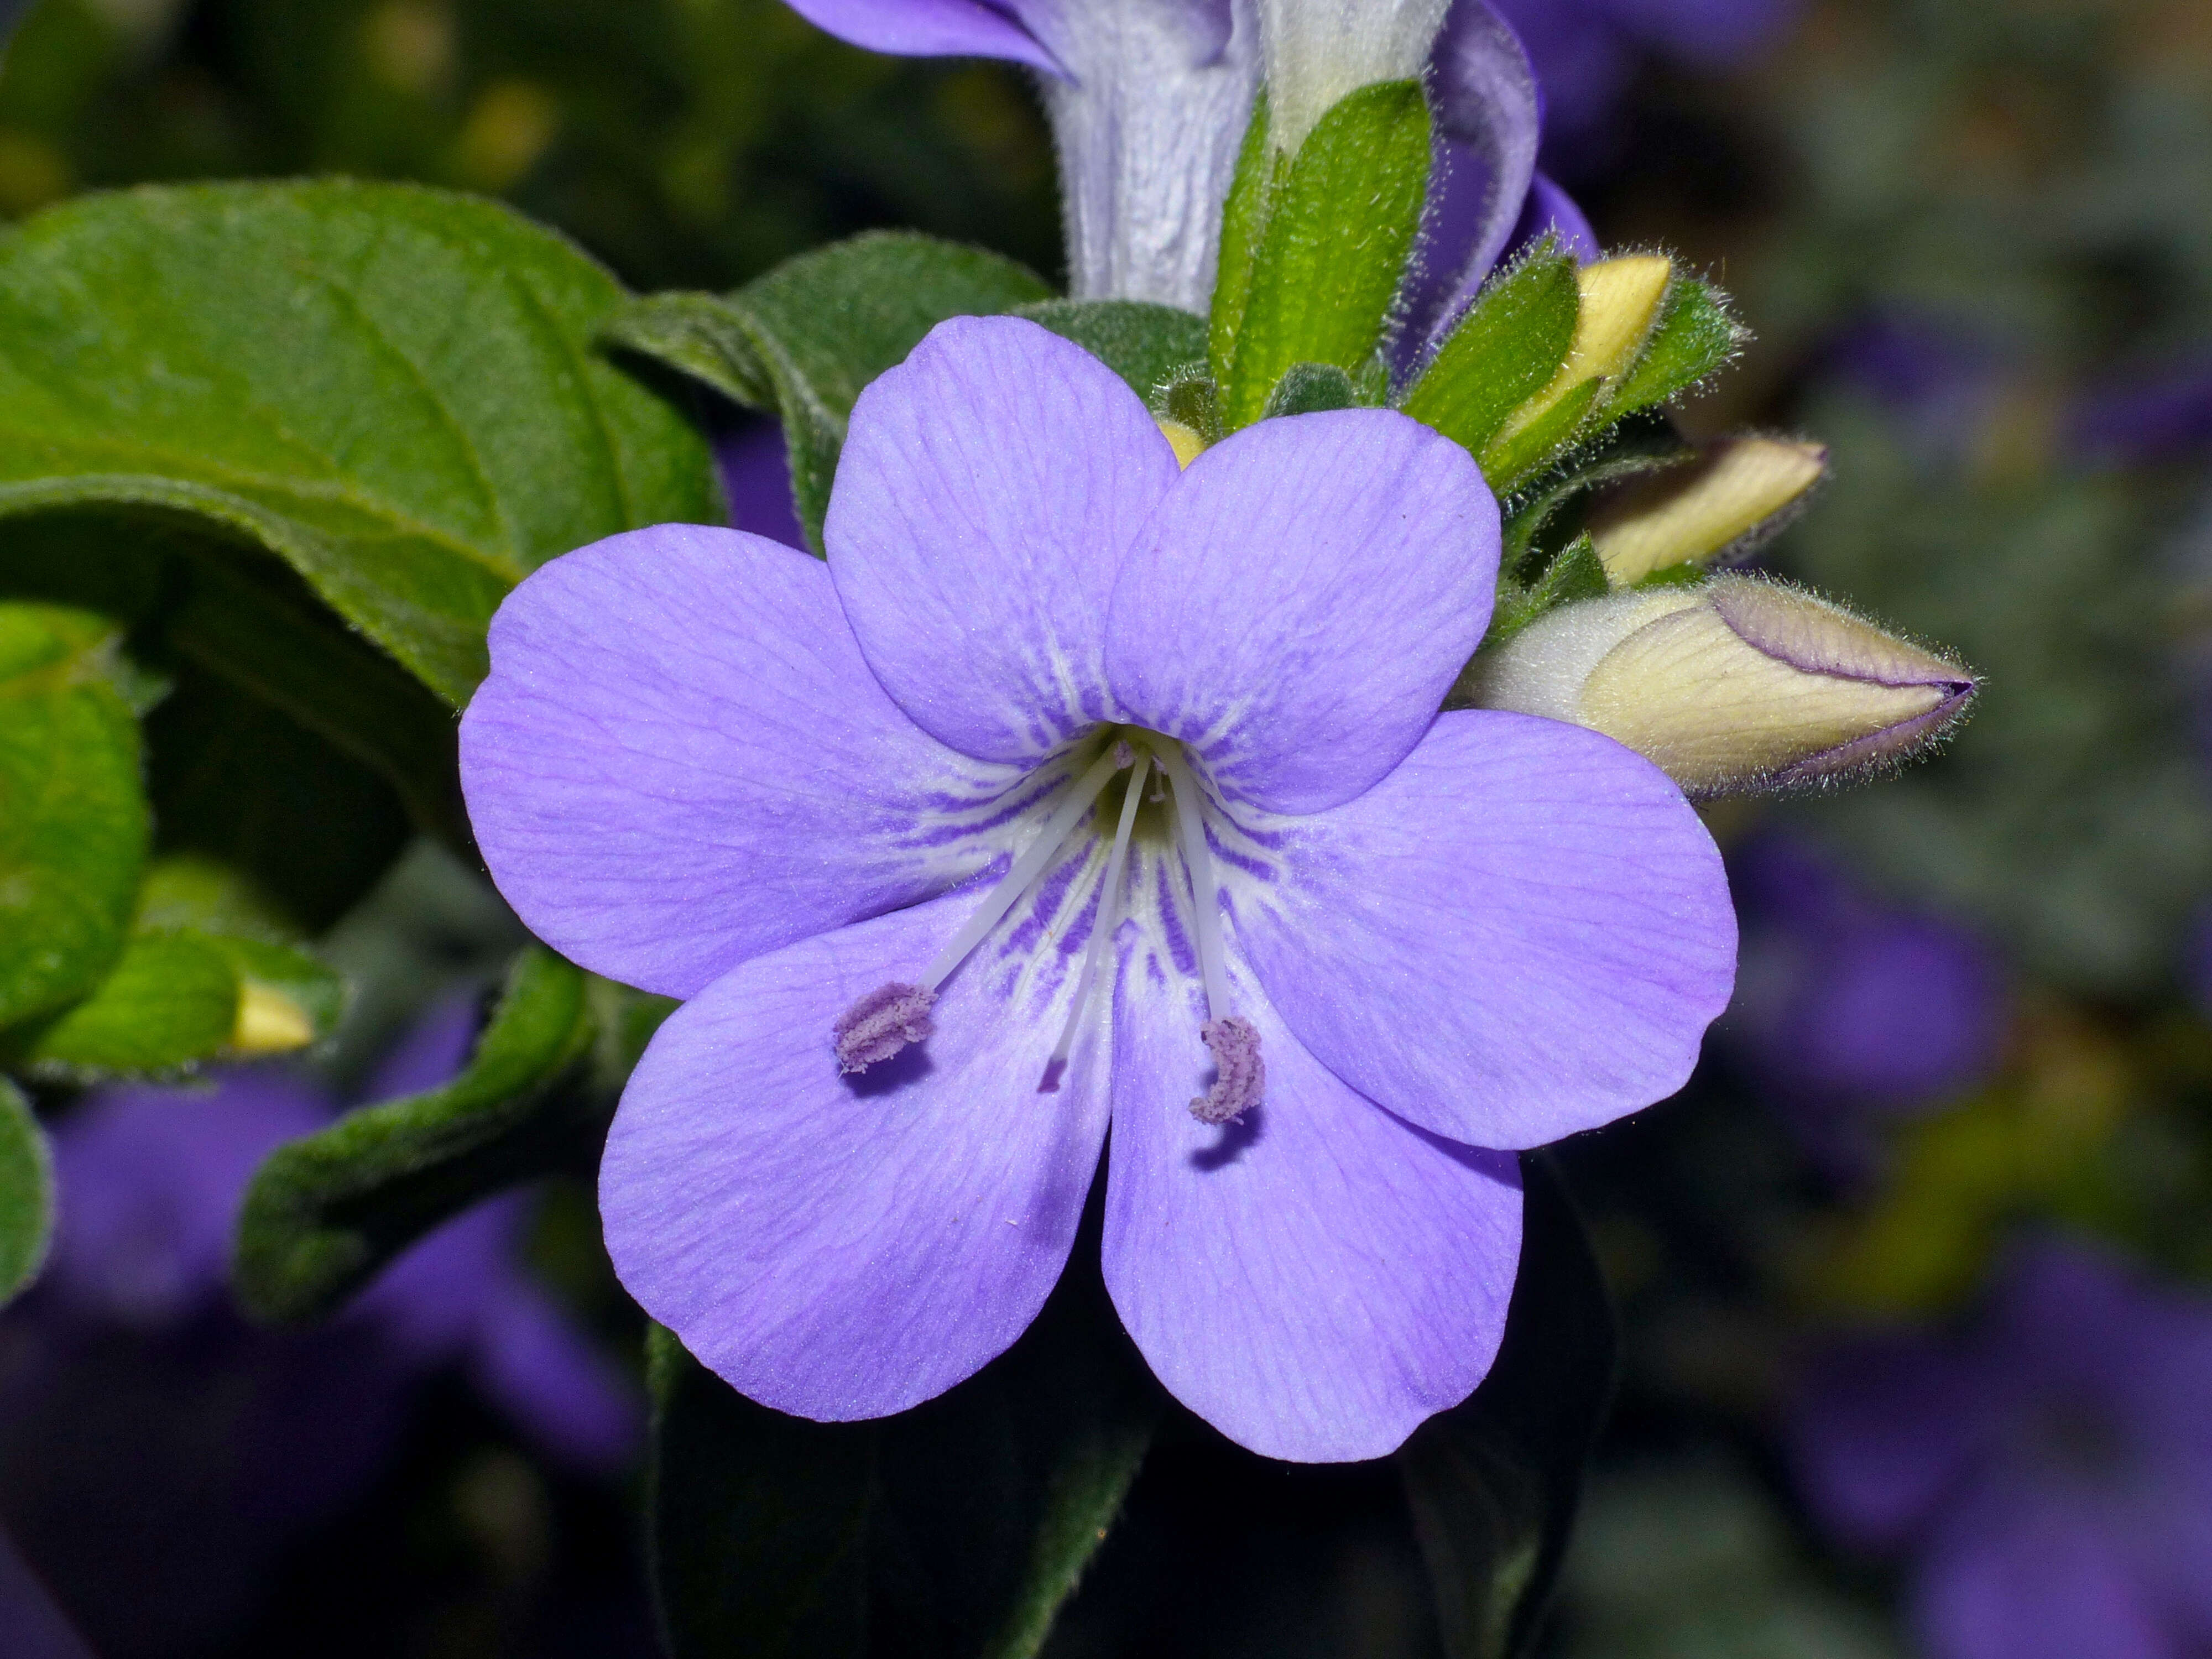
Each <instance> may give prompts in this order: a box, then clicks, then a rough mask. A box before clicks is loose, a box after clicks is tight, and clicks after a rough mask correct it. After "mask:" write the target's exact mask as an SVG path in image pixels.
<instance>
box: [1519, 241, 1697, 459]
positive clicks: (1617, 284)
mask: <svg viewBox="0 0 2212 1659" xmlns="http://www.w3.org/2000/svg"><path fill="white" fill-rule="evenodd" d="M1575 280H1576V284H1577V288H1578V289H1579V290H1580V301H1581V306H1582V309H1581V310H1580V311H1579V312H1578V313H1577V315H1576V319H1575V338H1574V343H1573V344H1572V345H1571V346H1570V347H1569V348H1568V349H1567V360H1566V362H1563V363H1561V364H1560V365H1559V373H1558V374H1554V375H1553V377H1552V380H1551V384H1550V385H1548V386H1546V387H1545V388H1544V389H1543V390H1542V391H1541V392H1538V393H1537V394H1536V395H1535V396H1534V397H1533V398H1530V399H1529V400H1528V402H1527V403H1525V404H1522V405H1521V407H1520V408H1518V409H1516V410H1514V411H1513V413H1512V414H1511V415H1510V416H1507V417H1506V421H1505V424H1504V427H1503V428H1500V430H1499V431H1498V435H1497V436H1496V437H1495V438H1492V440H1491V446H1492V447H1493V448H1495V447H1497V446H1498V445H1499V444H1502V443H1504V441H1506V440H1507V439H1509V438H1511V437H1513V436H1514V435H1516V434H1517V433H1519V432H1521V431H1522V430H1524V429H1525V428H1528V427H1529V426H1531V425H1533V424H1534V422H1536V421H1537V420H1539V419H1540V418H1541V417H1542V416H1544V415H1546V414H1547V413H1549V412H1550V411H1551V410H1553V408H1555V407H1557V406H1558V404H1559V400H1560V399H1561V398H1565V396H1566V395H1567V394H1568V393H1569V392H1572V391H1573V390H1574V389H1575V388H1576V387H1577V386H1581V385H1583V383H1584V382H1585V381H1589V380H1613V379H1617V378H1618V377H1619V376H1620V375H1621V374H1626V372H1627V370H1628V368H1629V367H1630V365H1632V363H1634V362H1635V361H1636V358H1637V354H1638V353H1639V352H1640V351H1642V350H1643V349H1644V342H1645V341H1646V340H1648V339H1649V338H1650V337H1651V329H1652V325H1654V324H1655V323H1656V322H1657V321H1658V320H1659V312H1660V308H1661V307H1662V306H1663V305H1664V304H1665V303H1666V300H1667V290H1668V288H1669V287H1670V286H1671V285H1672V284H1673V283H1674V261H1673V260H1671V259H1668V258H1663V257H1662V256H1661V255H1659V254H1656V253H1626V254H1623V255H1621V256H1620V258H1616V259H1599V260H1597V261H1595V263H1593V264H1586V265H1584V266H1583V267H1582V269H1581V270H1579V271H1577V273H1576V278H1575Z"/></svg>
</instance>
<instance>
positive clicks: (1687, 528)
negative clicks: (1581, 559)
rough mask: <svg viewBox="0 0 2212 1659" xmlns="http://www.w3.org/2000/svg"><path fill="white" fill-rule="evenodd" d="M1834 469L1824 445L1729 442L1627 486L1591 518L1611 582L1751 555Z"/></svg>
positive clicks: (1607, 499) (1777, 440)
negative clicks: (1829, 471)
mask: <svg viewBox="0 0 2212 1659" xmlns="http://www.w3.org/2000/svg"><path fill="white" fill-rule="evenodd" d="M1827 470H1828V451H1827V447H1826V446H1825V445H1822V444H1814V443H1803V442H1799V441H1794V440H1790V439H1786V438H1763V437H1739V438H1727V439H1723V440H1722V441H1720V442H1718V443H1716V444H1711V445H1709V446H1707V447H1706V448H1705V451H1704V452H1703V453H1701V454H1700V455H1699V457H1698V459H1696V460H1694V461H1692V463H1691V464H1690V465H1687V466H1685V467H1678V468H1674V469H1672V470H1670V471H1665V472H1662V473H1659V474H1658V475H1656V477H1646V478H1641V479H1638V480H1637V481H1636V482H1634V483H1629V484H1626V485H1624V486H1622V487H1621V488H1620V489H1616V490H1614V491H1613V492H1611V493H1610V494H1609V495H1607V496H1606V497H1605V498H1604V499H1603V500H1601V501H1600V502H1599V504H1598V506H1597V507H1596V509H1595V511H1594V512H1593V513H1591V515H1590V520H1589V532H1590V537H1591V539H1592V540H1593V541H1595V543H1596V544H1597V552H1598V557H1599V559H1600V560H1601V561H1602V562H1603V563H1604V565H1605V573H1606V577H1607V580H1609V581H1611V582H1612V583H1613V586H1615V587H1631V586H1634V585H1635V584H1636V583H1637V582H1638V581H1640V580H1643V579H1644V577H1646V576H1648V575H1650V574H1652V573H1654V572H1655V571H1660V570H1667V569H1672V568H1674V567H1676V566H1678V565H1684V564H1692V563H1700V562H1711V561H1717V560H1723V559H1725V560H1735V559H1739V558H1741V557H1744V556H1747V555H1748V554H1749V553H1750V552H1751V551H1752V550H1753V548H1754V547H1756V546H1757V545H1758V544H1759V543H1760V542H1762V541H1764V540H1765V538H1767V537H1769V536H1771V535H1772V534H1773V533H1774V532H1776V531H1777V530H1779V529H1780V528H1781V527H1782V526H1784V524H1786V523H1788V522H1789V520H1790V518H1791V517H1792V516H1794V513H1795V509H1796V508H1797V507H1801V506H1802V505H1803V503H1804V501H1805V499H1806V497H1807V496H1808V495H1809V494H1810V492H1811V490H1812V489H1813V486H1814V485H1815V484H1817V483H1820V480H1821V478H1822V477H1825V476H1826V473H1827Z"/></svg>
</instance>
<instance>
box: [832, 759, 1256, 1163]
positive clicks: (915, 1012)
mask: <svg viewBox="0 0 2212 1659" xmlns="http://www.w3.org/2000/svg"><path fill="white" fill-rule="evenodd" d="M1155 764H1157V765H1158V768H1159V769H1160V772H1161V774H1162V775H1163V776H1164V778H1165V780H1166V782H1167V784H1168V789H1169V795H1168V799H1169V800H1170V815H1171V817H1172V819H1173V822H1174V830H1175V836H1176V842H1178V844H1179V845H1180V846H1181V848H1182V855H1183V858H1182V861H1183V868H1184V870H1185V872H1186V873H1187V874H1188V877H1189V879H1190V896H1191V912H1192V926H1191V936H1192V939H1193V941H1194V944H1195V945H1196V947H1197V951H1198V965H1199V975H1200V980H1201V981H1202V982H1203V983H1204V985H1205V987H1206V1020H1205V1022H1204V1023H1203V1024H1201V1025H1200V1027H1199V1039H1200V1042H1203V1043H1205V1045H1206V1048H1207V1050H1208V1052H1210V1053H1211V1054H1212V1056H1213V1061H1214V1067H1215V1080H1214V1082H1213V1083H1212V1085H1211V1086H1210V1087H1209V1088H1208V1089H1207V1090H1206V1093H1205V1094H1203V1095H1201V1096H1200V1097H1197V1098H1195V1099H1194V1100H1193V1101H1192V1102H1191V1103H1190V1110H1191V1115H1193V1116H1194V1117H1196V1118H1197V1119H1198V1120H1199V1121H1200V1122H1203V1123H1215V1124H1218V1123H1226V1122H1229V1121H1231V1120H1232V1119H1235V1118H1237V1117H1240V1116H1242V1115H1243V1114H1244V1113H1245V1112H1247V1111H1249V1110H1250V1109H1252V1108H1253V1107H1254V1106H1256V1105H1258V1104H1259V1103H1260V1097H1261V1093H1262V1092H1263V1091H1264V1090H1265V1087H1266V1085H1267V1067H1266V1066H1265V1064H1264V1063H1263V1062H1262V1061H1261V1057H1260V1034H1259V1032H1258V1031H1257V1030H1255V1028H1254V1026H1253V1024H1252V1023H1251V1022H1250V1021H1249V1020H1248V1019H1245V1018H1243V1017H1242V1016H1241V1015H1237V1014H1233V1013H1231V1012H1229V981H1228V974H1227V971H1226V969H1225V966H1224V956H1223V950H1222V937H1221V908H1220V896H1219V893H1220V890H1219V886H1218V883H1217V882H1216V881H1215V879H1214V874H1213V856H1212V849H1211V848H1209V847H1208V846H1207V845H1206V824H1205V820H1204V818H1203V817H1202V813H1203V811H1204V807H1203V797H1202V796H1201V795H1200V792H1199V787H1198V780H1197V777H1196V775H1195V774H1194V772H1193V771H1192V770H1191V766H1190V762H1189V760H1188V757H1186V756H1185V755H1184V754H1183V752H1182V745H1181V744H1177V743H1176V742H1174V741H1172V740H1171V739H1169V738H1161V737H1159V736H1158V735H1157V734H1154V733H1150V732H1147V733H1145V734H1143V735H1142V736H1141V737H1139V738H1136V739H1135V740H1134V741H1132V738H1131V736H1128V735H1124V736H1122V737H1120V738H1116V739H1115V742H1114V743H1112V744H1109V746H1108V747H1107V749H1106V750H1105V752H1104V753H1103V754H1101V755H1100V756H1099V757H1098V758H1097V759H1096V760H1094V761H1093V762H1091V764H1090V765H1089V766H1088V767H1087V768H1085V770H1084V772H1083V774H1082V775H1081V776H1079V778H1078V779H1077V780H1076V781H1075V784H1074V787H1073V788H1072V789H1071V790H1070V791H1069V792H1068V794H1067V798H1066V799H1065V800H1063V801H1061V802H1060V805H1058V806H1057V807H1055V808H1054V811H1053V812H1052V815H1051V816H1050V817H1048V818H1047V819H1046V820H1045V823H1044V826H1043V828H1042V829H1041V830H1040V831H1039V832H1038V834H1037V836H1036V839H1035V840H1034V841H1032V842H1030V845H1029V846H1028V847H1027V848H1024V851H1023V853H1022V854H1021V856H1020V857H1019V858H1018V859H1016V860H1014V862H1013V865H1012V867H1011V868H1010V869H1009V870H1008V871H1007V872H1006V874H1005V876H1003V877H1002V878H1000V880H999V882H998V884H996V885H995V886H994V887H993V888H992V889H991V890H990V892H989V893H987V895H985V896H984V898H983V901H982V902H981V903H980V904H978V905H977V906H976V907H975V909H974V910H973V911H971V912H970V913H969V916H968V919H967V921H964V922H963V923H962V924H961V927H960V931H959V932H958V933H956V934H954V935H953V937H952V939H951V942H950V943H949V944H947V945H945V948H944V949H943V950H942V951H939V952H938V955H937V958H936V960H935V961H933V962H932V963H930V964H929V967H928V968H927V969H926V970H925V971H924V972H923V974H922V975H921V978H920V979H919V980H917V981H913V982H910V983H909V982H907V981H892V982H890V983H889V984H886V985H880V986H878V987H876V988H875V989H874V990H872V991H871V992H869V993H868V994H866V996H864V997H862V998H861V999H860V1000H859V1001H857V1002H855V1003H854V1005H853V1006H851V1007H850V1008H848V1009H847V1010H846V1011H845V1012H844V1013H843V1014H842V1015H840V1016H839V1017H838V1018H837V1021H836V1024H835V1025H834V1026H833V1027H832V1028H831V1030H832V1035H833V1036H835V1038H836V1049H837V1066H838V1069H839V1070H840V1071H842V1072H845V1073H858V1072H865V1071H866V1070H867V1069H868V1067H869V1066H875V1065H878V1064H880V1063H882V1062H883V1061H884V1060H890V1059H891V1058H893V1057H894V1056H895V1055H896V1054H901V1053H902V1052H903V1051H904V1050H905V1049H907V1048H909V1047H911V1046H912V1045H914V1044H915V1043H919V1042H926V1041H927V1039H928V1038H929V1037H930V1036H931V1035H932V1034H933V1032H934V1031H935V1030H936V1019H935V1017H934V1012H933V1011H934V1010H935V1008H936V1006H937V993H938V989H939V987H940V986H942V985H943V984H944V983H945V981H946V980H947V979H949V978H951V975H952V973H953V970H954V969H957V968H958V967H959V966H960V964H961V963H963V962H964V961H966V960H967V959H968V957H969V956H970V955H972V954H973V953H974V951H975V948H976V947H977V946H978V945H981V943H982V942H983V941H984V939H987V937H989V935H990V933H991V930H992V929H993V928H994V927H997V926H998V925H999V923H1000V921H1004V920H1005V919H1006V914H1007V912H1008V911H1010V910H1012V908H1014V906H1015V905H1016V904H1017V903H1018V902H1020V900H1021V898H1022V896H1023V895H1024V894H1025V893H1027V892H1028V891H1029V890H1030V887H1031V886H1032V885H1033V884H1035V883H1036V880H1037V878H1039V877H1041V876H1042V874H1043V873H1044V872H1045V870H1046V869H1047V867H1048V866H1050V865H1051V863H1052V861H1053V860H1054V858H1055V857H1056V856H1057V855H1058V854H1059V853H1060V849H1061V848H1063V847H1065V846H1066V844H1067V842H1068V841H1069V840H1070V838H1071V837H1073V836H1074V835H1076V834H1077V833H1078V830H1079V826H1080V825H1081V824H1082V823H1083V822H1084V820H1085V818H1086V817H1089V816H1090V815H1091V811H1093V809H1094V808H1095V807H1096V806H1097V803H1098V799H1099V797H1100V796H1101V795H1103V793H1105V791H1106V787H1107V786H1108V785H1109V783H1111V782H1112V781H1113V780H1114V778H1115V775H1117V774H1119V773H1121V772H1124V771H1126V772H1127V773H1128V774H1129V779H1128V785H1127V788H1126V790H1125V791H1124V792H1123V794H1122V797H1121V811H1120V813H1119V815H1118V817H1117V819H1116V822H1115V829H1114V840H1113V844H1112V846H1111V848H1109V851H1108V853H1107V855H1106V874H1105V882H1104V885H1103V888H1102V890H1101V891H1100V893H1099V896H1098V913H1097V918H1096V921H1094V923H1093V926H1092V927H1091V939H1090V943H1089V945H1087V946H1086V947H1085V951H1084V953H1083V966H1082V968H1081V969H1080V972H1079V976H1078V978H1077V980H1076V987H1075V999H1074V1001H1073V1005H1072V1006H1070V1007H1069V1009H1068V1011H1067V1019H1066V1024H1063V1025H1062V1026H1061V1028H1060V1040H1059V1042H1056V1043H1055V1044H1054V1046H1053V1050H1052V1054H1051V1057H1050V1058H1049V1059H1048V1060H1047V1062H1046V1065H1045V1069H1044V1074H1043V1077H1042V1079H1041V1080H1040V1082H1039V1085H1038V1086H1039V1090H1040V1091H1041V1092H1046V1093H1049V1092H1052V1091H1055V1090H1057V1089H1058V1088H1059V1086H1060V1076H1061V1073H1063V1072H1064V1071H1065V1070H1066V1066H1067V1060H1068V1056H1069V1054H1072V1053H1073V1050H1074V1047H1075V1038H1076V1034H1077V1032H1078V1030H1079V1029H1080V1027H1081V1024H1082V1020H1083V1014H1084V1011H1085V1009H1086V1008H1087V1007H1088V1006H1090V1001H1091V993H1092V992H1093V991H1094V990H1095V989H1097V987H1098V985H1099V983H1100V981H1102V980H1103V979H1104V978H1105V977H1106V974H1105V964H1106V963H1107V960H1108V957H1109V955H1110V954H1111V952H1112V951H1113V939H1114V933H1115V929H1116V928H1117V927H1119V926H1120V924H1121V887H1122V877H1123V874H1124V872H1125V871H1126V870H1127V866H1128V856H1129V841H1130V836H1131V833H1132V831H1133V829H1134V828H1135V826H1136V822H1137V809H1138V807H1139V805H1141V804H1142V802H1143V799H1144V795H1145V787H1146V783H1147V782H1148V781H1151V775H1152V768H1153V767H1154V765H1155ZM1154 799H1159V797H1158V796H1155V797H1154Z"/></svg>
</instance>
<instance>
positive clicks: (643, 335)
mask: <svg viewBox="0 0 2212 1659" xmlns="http://www.w3.org/2000/svg"><path fill="white" fill-rule="evenodd" d="M1051 293H1052V290H1051V289H1048V288H1047V287H1046V286H1045V284H1044V282H1043V280H1042V278H1041V277H1039V276H1036V275H1035V274H1034V273H1032V272H1030V271H1029V270H1025V269H1024V268H1023V267H1022V266H1020V265H1018V264H1015V263H1014V262H1013V261H1012V260H1011V259H1004V258H1000V257H999V256H998V255H997V254H995V253H985V252H982V251H981V250H980V249H977V248H970V247H960V246H956V245H955V244H953V243H951V242H940V241H937V240H933V238H930V237H927V236H908V235H890V234H878V235H871V236H860V237H856V238H854V240H851V241H849V242H841V243H839V244H838V245H837V246H834V247H826V248H823V249H821V250H819V251H818V252H813V253H807V254H802V255H801V256H800V257H799V258H796V259H793V260H790V261H789V262H787V264H781V265H779V266H777V267H776V269H775V270H772V271H770V272H769V274H768V275H767V276H763V277H762V278H761V279H760V280H759V281H758V282H755V283H747V284H746V285H745V286H744V287H743V288H741V289H738V291H737V292H736V293H734V294H731V295H712V294H660V295H654V296H653V298H651V299H649V300H643V301H637V302H636V303H635V304H634V305H632V306H630V307H629V308H627V309H626V310H624V311H623V312H622V313H620V314H619V315H618V316H617V317H614V318H612V319H610V321H609V325H608V327H607V330H606V337H607V339H608V341H609V342H610V343H612V344H614V345H617V346H619V347H621V348H623V349H626V350H629V351H634V352H637V353H639V354H641V355H642V356H648V357H652V358H654V359H656V360H658V361H659V362H664V363H666V364H667V365H669V366H670V367H671V368H676V369H680V370H681V371H683V372H684V374H689V375H691V376H692V377H694V378H695V379H696V380H702V381H703V382H705V383H706V384H707V385H708V386H712V387H714V389H715V390H716V391H717V392H720V393H722V394H723V395H724V396H725V397H726V398H731V399H732V401H734V402H736V403H738V404H743V405H744V406H745V407H747V408H749V409H759V410H767V411H769V413H771V414H774V415H775V416H776V417H777V418H778V419H780V420H781V422H783V433H784V441H785V442H786V444H787V446H788V447H789V449H790V454H791V479H792V489H793V495H795V496H796V497H797V504H798V507H799V522H800V523H801V524H802V525H804V526H805V529H806V534H807V536H808V538H809V539H810V540H811V542H812V543H813V544H814V547H815V550H816V551H817V552H818V551H820V550H821V544H822V515H823V513H825V512H826V511H828V510H829V482H830V479H831V478H832V477H835V476H836V471H837V452H838V450H839V449H840V448H841V447H843V444H844V441H845V422H846V420H847V418H848V416H851V414H852V412H853V402H854V399H855V398H858V397H859V396H860V389H861V388H862V387H863V386H866V385H867V383H868V382H869V381H871V380H874V379H875V378H876V376H877V375H878V374H882V373H883V372H884V370H885V369H887V368H891V367H892V366H893V365H895V364H896V363H898V362H902V361H903V360H904V358H905V356H906V355H907V353H908V352H909V351H911V350H913V349H915V346H916V345H918V344H919V343H921V337H922V336H923V335H925V334H927V333H928V332H929V331H930V330H931V329H932V328H934V327H935V326H936V325H938V324H939V323H941V322H943V321H944V320H945V319H946V318H947V317H961V316H984V315H990V314H994V313H1000V312H1006V311H1012V310H1014V309H1016V308H1017V307H1022V306H1025V305H1030V304H1034V303H1036V302H1039V301H1045V300H1047V299H1048V298H1049V297H1050V296H1051ZM664 516H665V517H669V518H681V517H683V516H684V515H683V514H681V513H669V514H665V515H664Z"/></svg>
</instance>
